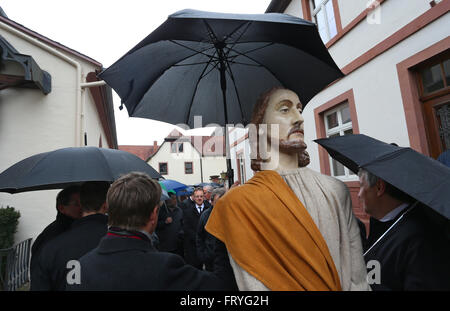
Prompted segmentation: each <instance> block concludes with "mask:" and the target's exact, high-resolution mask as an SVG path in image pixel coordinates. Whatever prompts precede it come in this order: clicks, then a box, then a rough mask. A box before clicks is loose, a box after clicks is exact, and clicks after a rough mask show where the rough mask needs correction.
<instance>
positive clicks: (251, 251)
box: [206, 171, 341, 291]
mask: <svg viewBox="0 0 450 311" xmlns="http://www.w3.org/2000/svg"><path fill="white" fill-rule="evenodd" d="M206 230H207V231H208V232H209V233H211V234H212V235H214V236H215V237H217V238H218V239H219V240H221V241H222V242H223V243H224V244H225V245H226V247H227V250H228V252H229V253H230V255H231V257H232V258H233V259H234V261H236V263H237V264H238V265H239V266H240V267H241V268H243V269H244V270H245V271H247V272H248V273H250V274H251V275H253V276H254V277H255V278H256V279H258V280H259V281H261V282H262V283H263V284H264V285H265V286H266V287H267V288H269V289H271V290H280V291H287V290H312V291H322V290H341V285H340V280H339V275H338V273H337V270H336V267H335V265H334V262H333V259H332V257H331V255H330V252H329V250H328V247H327V244H326V242H325V240H324V238H323V237H322V234H321V233H320V231H319V229H318V228H317V226H316V224H315V223H314V221H313V219H312V218H311V216H310V215H309V213H308V212H307V210H306V209H305V207H304V206H303V204H302V203H301V202H300V201H299V199H298V198H297V196H296V195H295V194H294V193H293V192H292V190H291V189H290V188H289V186H288V185H287V184H286V182H285V181H284V180H283V179H282V177H281V176H280V175H279V174H278V173H277V172H275V171H261V172H257V173H256V174H255V176H254V177H253V178H252V179H250V180H249V181H248V182H247V183H246V184H244V185H242V186H239V187H237V188H234V189H231V190H230V191H229V192H227V193H226V194H225V196H224V197H222V198H221V199H220V200H219V201H218V202H217V204H216V206H215V207H214V209H213V210H212V213H211V216H210V217H209V220H208V223H207V225H206Z"/></svg>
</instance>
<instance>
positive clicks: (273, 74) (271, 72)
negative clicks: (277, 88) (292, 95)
mask: <svg viewBox="0 0 450 311" xmlns="http://www.w3.org/2000/svg"><path fill="white" fill-rule="evenodd" d="M233 51H234V52H236V53H237V54H239V55H241V56H244V57H247V58H248V59H250V60H252V61H254V62H255V63H257V64H258V65H260V66H261V67H263V68H264V69H266V70H267V71H268V72H270V74H272V76H274V77H275V79H277V81H278V82H280V83H281V80H280V79H278V77H277V75H276V74H275V73H274V72H273V71H272V70H270V69H269V68H267V67H266V66H264V65H263V64H261V63H260V62H258V61H257V60H255V59H254V58H252V57H250V56H248V55H245V54H242V53H241V52H239V51H236V50H234V49H233ZM281 85H284V84H283V83H281Z"/></svg>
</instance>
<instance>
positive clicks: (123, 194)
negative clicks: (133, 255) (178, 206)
mask: <svg viewBox="0 0 450 311" xmlns="http://www.w3.org/2000/svg"><path fill="white" fill-rule="evenodd" d="M161 191H162V190H161V186H160V185H159V183H158V182H157V181H155V180H153V179H151V178H150V176H148V175H147V174H144V173H139V172H132V173H128V174H126V175H124V176H122V177H120V178H119V179H117V180H116V181H115V182H114V183H113V184H112V185H111V187H110V188H109V191H108V195H107V197H106V203H107V206H108V224H109V225H110V226H114V227H120V228H122V229H126V230H141V229H142V227H144V226H145V225H146V224H147V223H148V221H149V218H150V215H151V214H152V212H153V210H154V209H155V207H156V206H157V205H159V201H160V198H161Z"/></svg>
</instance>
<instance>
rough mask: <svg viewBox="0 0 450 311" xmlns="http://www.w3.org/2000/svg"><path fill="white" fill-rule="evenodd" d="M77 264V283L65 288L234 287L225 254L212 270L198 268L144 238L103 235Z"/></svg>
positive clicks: (183, 288) (235, 288) (131, 289)
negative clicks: (79, 274) (98, 242)
mask: <svg viewBox="0 0 450 311" xmlns="http://www.w3.org/2000/svg"><path fill="white" fill-rule="evenodd" d="M222 247H223V248H225V246H224V245H223V244H222ZM223 253H224V254H226V250H224V251H223V252H222V254H223ZM80 265H81V269H80V271H81V277H80V282H79V283H80V284H68V285H67V288H66V289H67V290H81V291H86V290H88V291H91V290H102V291H149V290H176V291H190V290H205V291H211V290H237V286H236V282H235V279H234V275H233V271H232V268H231V266H230V263H229V261H228V258H227V257H226V256H222V257H221V258H218V261H217V264H216V266H215V267H216V268H217V269H216V270H215V272H214V273H211V272H207V271H201V270H198V269H196V268H194V267H192V266H191V265H188V264H186V263H185V261H184V260H183V258H181V257H180V256H178V255H176V254H172V253H166V252H159V251H157V250H156V249H155V248H154V247H153V246H152V244H151V243H150V242H149V240H145V239H137V238H129V237H117V236H106V237H105V238H103V239H102V240H101V242H100V244H99V246H98V247H97V248H95V249H94V250H92V251H91V252H89V253H88V254H86V255H85V256H83V257H82V258H81V259H80Z"/></svg>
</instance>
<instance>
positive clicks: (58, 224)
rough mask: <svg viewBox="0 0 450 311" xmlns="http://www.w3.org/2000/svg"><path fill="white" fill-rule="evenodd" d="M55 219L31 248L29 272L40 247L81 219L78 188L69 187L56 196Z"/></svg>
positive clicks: (32, 268)
mask: <svg viewBox="0 0 450 311" xmlns="http://www.w3.org/2000/svg"><path fill="white" fill-rule="evenodd" d="M56 212H57V214H56V219H55V221H53V222H52V223H51V224H49V225H48V226H47V227H45V229H44V230H43V231H42V232H41V233H40V234H39V235H38V236H37V238H36V240H35V241H34V243H33V246H32V247H31V263H30V270H31V271H33V270H34V267H35V263H36V262H37V260H36V259H37V257H38V255H39V253H40V251H41V249H42V247H43V246H44V245H45V243H47V242H48V241H50V240H51V239H53V238H55V237H57V236H58V235H60V234H61V233H63V232H64V231H66V230H68V229H69V228H70V225H71V224H72V222H73V221H74V220H75V219H78V218H80V217H81V205H80V187H79V186H70V187H67V188H65V189H63V190H61V191H60V192H59V193H58V195H57V196H56Z"/></svg>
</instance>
